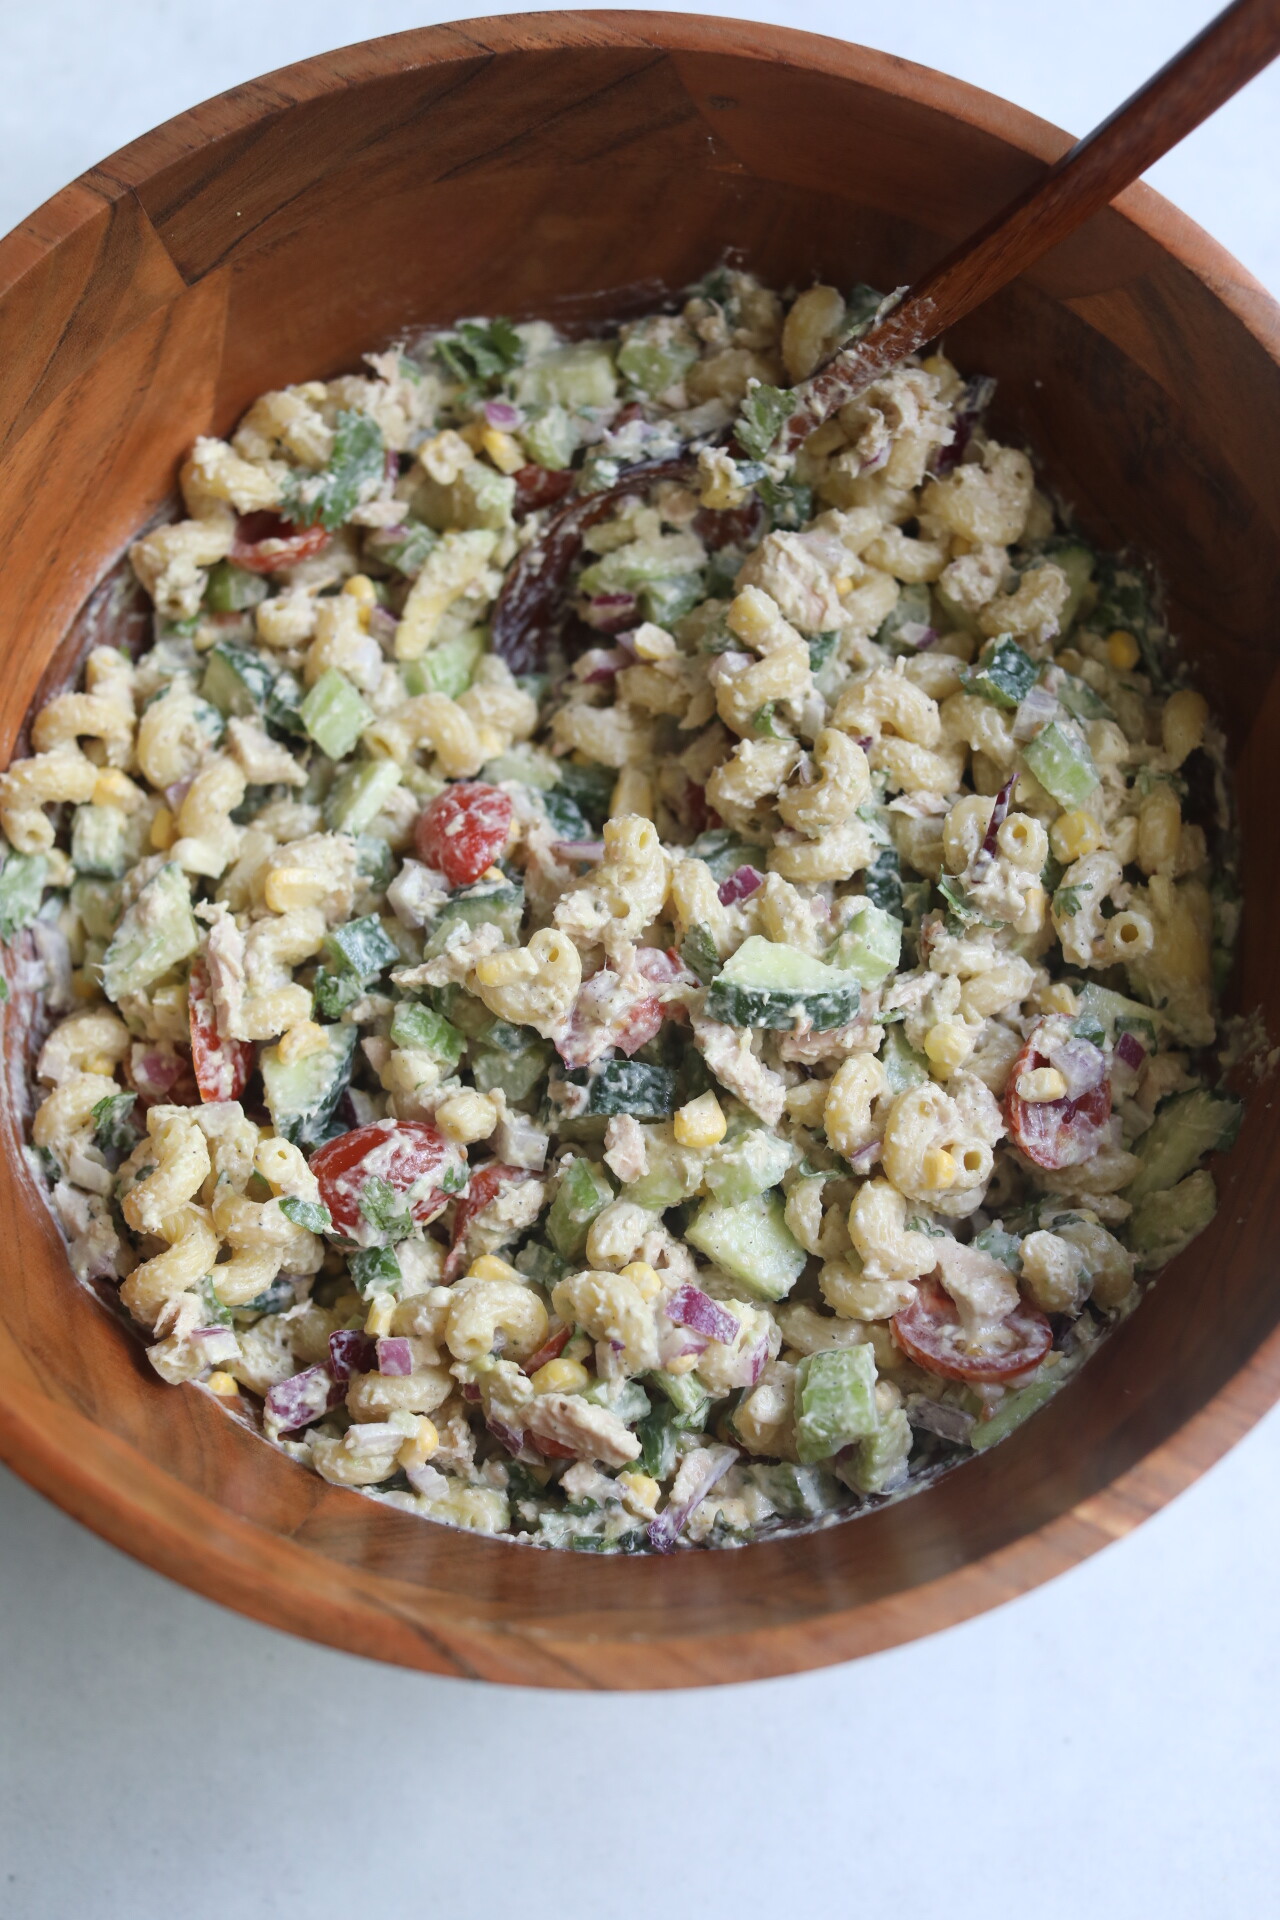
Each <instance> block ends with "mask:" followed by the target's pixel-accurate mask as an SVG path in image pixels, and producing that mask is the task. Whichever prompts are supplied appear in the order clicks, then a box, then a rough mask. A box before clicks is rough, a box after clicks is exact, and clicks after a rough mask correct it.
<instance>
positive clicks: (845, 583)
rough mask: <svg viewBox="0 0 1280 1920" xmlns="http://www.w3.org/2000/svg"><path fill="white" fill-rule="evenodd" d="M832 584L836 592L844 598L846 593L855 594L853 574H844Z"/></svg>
mask: <svg viewBox="0 0 1280 1920" xmlns="http://www.w3.org/2000/svg"><path fill="white" fill-rule="evenodd" d="M832 584H833V586H834V587H835V590H836V592H837V593H838V594H839V595H840V596H841V597H842V598H843V596H844V595H845V594H846V593H852V592H853V575H852V574H851V573H842V574H841V575H840V578H839V579H838V580H835V581H833V582H832Z"/></svg>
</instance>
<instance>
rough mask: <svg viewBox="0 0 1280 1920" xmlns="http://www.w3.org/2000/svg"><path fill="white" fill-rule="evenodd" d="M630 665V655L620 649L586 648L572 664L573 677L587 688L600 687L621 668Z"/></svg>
mask: <svg viewBox="0 0 1280 1920" xmlns="http://www.w3.org/2000/svg"><path fill="white" fill-rule="evenodd" d="M630 665H631V655H630V654H629V653H624V652H623V650H622V648H621V647H588V648H587V651H586V652H585V653H584V654H582V655H580V656H579V658H578V659H577V660H576V661H575V662H574V668H573V671H574V677H575V679H578V680H581V681H582V682H583V683H584V685H586V686H588V687H594V686H602V685H603V684H604V682H605V681H606V680H612V679H613V677H614V675H615V674H617V673H620V672H621V671H622V669H623V667H629V666H630Z"/></svg>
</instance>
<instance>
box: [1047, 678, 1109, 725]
mask: <svg viewBox="0 0 1280 1920" xmlns="http://www.w3.org/2000/svg"><path fill="white" fill-rule="evenodd" d="M1057 696H1058V703H1059V705H1060V706H1064V707H1065V708H1066V710H1067V712H1068V713H1069V714H1071V715H1072V716H1073V717H1074V718H1075V719H1077V720H1114V719H1115V714H1114V713H1113V712H1112V710H1111V708H1110V707H1109V706H1108V705H1107V703H1106V701H1105V700H1104V699H1103V698H1102V695H1101V694H1099V693H1095V692H1094V690H1093V688H1092V687H1091V686H1090V685H1089V682H1088V681H1087V680H1077V679H1076V677H1075V675H1074V674H1072V673H1064V674H1063V676H1062V679H1061V680H1060V681H1059V682H1058V686H1057Z"/></svg>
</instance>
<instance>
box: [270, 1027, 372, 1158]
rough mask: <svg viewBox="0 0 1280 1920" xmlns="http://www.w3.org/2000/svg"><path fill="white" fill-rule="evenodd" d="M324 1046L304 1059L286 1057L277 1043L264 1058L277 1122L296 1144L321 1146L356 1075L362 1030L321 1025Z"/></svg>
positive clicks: (283, 1134)
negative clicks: (346, 1090)
mask: <svg viewBox="0 0 1280 1920" xmlns="http://www.w3.org/2000/svg"><path fill="white" fill-rule="evenodd" d="M320 1031H321V1033H323V1035H324V1039H325V1044H324V1047H323V1048H318V1049H317V1050H316V1052H315V1053H308V1054H306V1055H304V1056H303V1058H302V1059H301V1060H291V1061H287V1062H286V1061H284V1060H282V1059H281V1058H280V1049H279V1047H278V1046H274V1047H266V1048H264V1049H263V1051H262V1054H261V1056H260V1060H259V1064H260V1065H261V1068H262V1086H263V1091H264V1093H265V1095H266V1102H267V1111H268V1112H269V1113H270V1115H271V1121H272V1125H273V1126H274V1127H275V1130H276V1132H277V1133H278V1134H279V1135H280V1136H281V1138H282V1139H284V1140H291V1141H292V1142H293V1144H294V1146H295V1147H318V1146H319V1145H320V1143H321V1142H322V1141H323V1140H324V1139H325V1137H326V1135H327V1132H328V1128H329V1123H330V1121H331V1120H332V1119H333V1113H334V1108H335V1107H336V1106H337V1104H338V1102H339V1100H340V1099H341V1098H342V1095H343V1092H344V1090H345V1088H346V1085H347V1082H348V1081H349V1080H350V1078H351V1067H352V1062H353V1060H354V1058H355V1051H356V1041H357V1039H358V1038H359V1033H358V1029H357V1028H355V1027H353V1026H346V1027H321V1029H320Z"/></svg>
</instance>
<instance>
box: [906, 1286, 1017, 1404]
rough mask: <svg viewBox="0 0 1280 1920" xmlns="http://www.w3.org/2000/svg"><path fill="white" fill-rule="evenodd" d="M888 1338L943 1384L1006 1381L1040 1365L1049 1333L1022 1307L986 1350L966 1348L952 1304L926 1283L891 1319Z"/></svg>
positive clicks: (1003, 1323)
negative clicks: (952, 1381)
mask: <svg viewBox="0 0 1280 1920" xmlns="http://www.w3.org/2000/svg"><path fill="white" fill-rule="evenodd" d="M893 1332H894V1338H895V1339H896V1340H897V1342H898V1345H899V1346H900V1347H901V1348H902V1351H903V1352H904V1353H905V1354H906V1355H907V1357H908V1358H909V1359H911V1360H914V1361H915V1363H916V1365H917V1366H918V1367H923V1368H924V1370H925V1372H926V1373H937V1374H940V1375H941V1376H942V1378H943V1379H944V1380H977V1381H984V1380H985V1381H997V1380H1008V1379H1009V1378H1010V1376H1011V1375H1012V1374H1015V1373H1025V1372H1026V1371H1027V1369H1028V1368H1029V1367H1034V1366H1036V1365H1037V1364H1038V1362H1039V1361H1041V1360H1043V1359H1044V1356H1045V1354H1046V1353H1048V1351H1049V1348H1050V1347H1051V1346H1052V1344H1053V1330H1052V1328H1051V1327H1050V1325H1049V1322H1048V1321H1047V1320H1046V1319H1045V1317H1044V1315H1043V1314H1042V1313H1041V1312H1040V1311H1039V1309H1038V1308H1036V1307H1032V1306H1028V1305H1027V1303H1026V1301H1022V1302H1020V1303H1019V1305H1018V1306H1016V1307H1015V1308H1014V1310H1013V1312H1012V1313H1011V1314H1010V1315H1009V1317H1008V1319H1007V1320H1003V1321H1001V1323H1000V1325H999V1327H997V1328H994V1329H993V1331H992V1334H991V1337H990V1340H989V1342H988V1344H987V1345H986V1346H985V1347H982V1348H973V1347H970V1346H968V1345H967V1344H966V1342H965V1337H964V1329H963V1327H962V1326H961V1324H960V1311H959V1308H958V1307H957V1306H956V1303H955V1301H954V1300H953V1299H952V1298H951V1295H950V1294H949V1293H948V1292H947V1290H946V1288H945V1287H943V1286H941V1285H940V1284H939V1282H938V1281H937V1280H934V1279H933V1278H932V1277H931V1278H929V1279H927V1280H922V1281H921V1282H920V1286H919V1289H918V1291H917V1293H916V1297H915V1299H914V1300H913V1301H912V1302H911V1305H910V1306H909V1307H904V1308H903V1309H902V1312H901V1313H896V1314H895V1315H894V1317H893Z"/></svg>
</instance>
